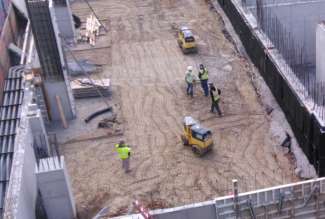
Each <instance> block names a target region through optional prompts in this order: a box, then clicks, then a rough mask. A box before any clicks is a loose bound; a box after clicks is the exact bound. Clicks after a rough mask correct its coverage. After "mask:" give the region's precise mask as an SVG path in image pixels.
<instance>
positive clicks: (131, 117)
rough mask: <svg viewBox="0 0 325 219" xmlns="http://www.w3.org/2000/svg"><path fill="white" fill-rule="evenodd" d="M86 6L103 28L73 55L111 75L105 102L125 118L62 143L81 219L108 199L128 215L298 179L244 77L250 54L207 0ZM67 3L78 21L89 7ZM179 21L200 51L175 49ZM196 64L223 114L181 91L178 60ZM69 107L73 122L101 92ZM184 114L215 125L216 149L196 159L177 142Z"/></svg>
mask: <svg viewBox="0 0 325 219" xmlns="http://www.w3.org/2000/svg"><path fill="white" fill-rule="evenodd" d="M90 3H91V5H92V6H93V7H94V10H95V11H96V12H97V13H98V16H99V17H100V18H101V19H102V20H103V23H105V25H106V27H107V28H108V30H109V32H108V33H107V34H105V35H101V36H100V37H99V38H98V41H97V44H96V46H95V47H90V46H88V45H85V44H83V45H79V46H78V48H76V49H75V50H76V51H75V54H76V55H77V56H78V57H81V58H88V59H90V60H92V61H94V62H96V63H98V64H104V71H103V72H102V73H100V74H97V76H100V77H109V78H111V80H112V84H113V93H114V95H113V97H112V100H111V102H112V103H113V104H117V105H118V107H116V108H115V111H116V112H117V113H118V114H119V117H120V118H121V121H123V127H124V136H117V137H116V136H115V137H107V138H98V139H96V138H94V139H91V138H89V140H87V139H82V140H80V141H68V142H66V143H63V144H62V145H61V150H62V152H63V154H64V155H65V160H66V163H67V167H68V171H69V173H70V177H71V182H72V186H73V192H74V195H75V199H76V204H77V209H78V213H79V215H80V218H91V217H92V216H93V215H94V214H95V213H96V212H97V211H99V210H100V209H101V208H103V207H106V206H107V207H109V210H110V215H111V216H112V215H118V214H123V213H126V212H127V211H128V207H129V205H130V204H131V202H132V201H133V200H134V199H139V200H141V201H142V202H143V203H144V204H146V205H148V206H151V207H152V208H161V207H171V206H179V205H183V204H188V203H193V202H199V201H204V200H209V199H212V198H215V197H216V196H220V195H226V194H229V193H230V192H231V180H232V179H238V180H239V184H240V190H241V191H247V190H253V189H256V188H263V187H267V186H272V185H278V184H282V183H287V182H292V181H295V180H297V179H296V178H295V177H294V174H293V168H294V166H293V164H291V163H290V161H289V160H288V158H286V156H285V154H284V153H283V151H282V150H280V149H279V148H278V145H279V141H280V140H279V139H276V138H275V137H274V134H273V133H272V130H271V129H270V124H271V122H270V117H269V116H268V115H267V113H266V110H265V107H264V106H263V105H262V104H261V101H260V100H259V99H258V95H257V94H256V92H255V90H254V87H253V85H252V83H251V80H250V77H249V74H248V72H249V71H250V67H249V66H250V64H249V61H247V59H246V58H243V57H241V56H240V55H239V54H238V53H237V52H236V50H235V48H234V46H233V44H232V43H231V42H230V41H229V40H228V39H227V37H225V35H224V32H225V31H224V24H223V22H222V20H221V18H220V16H219V15H218V14H217V13H216V12H214V11H213V10H211V8H210V6H209V5H208V4H207V2H206V1H204V0H109V1H108V0H96V1H90ZM72 8H73V12H74V13H75V14H77V15H78V16H80V17H81V19H82V21H85V20H86V16H88V15H89V14H90V10H89V8H88V7H87V5H86V3H84V2H78V1H77V2H75V3H73V5H72ZM180 25H188V26H189V27H190V28H191V29H193V31H194V33H195V35H196V36H197V37H196V38H197V43H198V46H199V54H196V55H183V54H182V52H181V50H180V49H179V47H178V45H177V41H176V29H175V28H177V27H179V26H180ZM200 63H204V64H205V65H206V66H207V68H208V70H209V73H210V81H211V82H214V83H215V85H216V86H217V87H218V88H220V89H221V91H222V102H221V109H222V111H223V113H224V116H223V117H221V118H219V117H218V116H217V115H215V114H211V113H210V112H209V111H210V97H208V98H207V97H204V96H203V92H202V90H201V88H200V86H199V84H197V85H196V86H195V91H194V92H195V96H194V98H193V99H191V98H189V97H188V96H186V94H185V82H184V76H185V70H186V67H187V66H188V65H193V66H194V68H195V69H197V68H198V65H199V64H200ZM94 77H95V78H96V76H94ZM96 101H97V102H96ZM95 102H96V103H95ZM100 104H102V105H101V106H99V105H100ZM77 105H78V106H79V108H78V111H79V118H78V119H80V120H82V119H83V118H80V115H87V114H89V113H91V112H93V111H95V110H97V109H99V108H102V107H105V105H104V104H103V103H101V102H100V99H97V100H91V101H90V102H89V103H87V100H84V101H81V102H78V103H77ZM187 115H190V116H192V117H193V118H195V119H197V120H198V121H200V122H201V124H202V125H203V126H205V127H207V128H210V129H211V130H212V131H213V139H214V142H215V147H214V149H213V151H212V152H211V153H209V154H207V155H206V156H205V157H202V158H198V157H196V156H194V155H193V154H192V152H191V150H190V149H189V148H187V147H184V146H183V145H182V143H181V139H180V134H181V133H182V120H183V118H184V116H187ZM95 122H96V121H95ZM95 122H94V123H95ZM94 123H92V124H94ZM283 123H286V121H283ZM76 124H79V125H80V126H85V127H84V128H79V131H80V129H84V130H85V132H86V133H87V134H88V135H94V136H95V135H96V133H97V132H99V131H98V129H97V128H96V127H95V125H92V128H87V127H86V126H88V125H85V124H83V123H78V122H76ZM89 126H91V125H89ZM277 131H279V132H281V130H277ZM100 132H102V130H100ZM67 133H69V132H66V133H65V134H66V135H67ZM69 135H70V134H69ZM120 139H124V140H125V141H126V142H127V143H129V144H130V145H131V146H132V150H133V156H132V157H131V169H132V171H131V173H130V174H125V173H124V172H123V170H122V169H121V162H120V160H119V159H118V156H117V154H116V152H115V151H114V143H116V142H118V141H119V140H120ZM61 140H62V139H61ZM153 203H159V204H153Z"/></svg>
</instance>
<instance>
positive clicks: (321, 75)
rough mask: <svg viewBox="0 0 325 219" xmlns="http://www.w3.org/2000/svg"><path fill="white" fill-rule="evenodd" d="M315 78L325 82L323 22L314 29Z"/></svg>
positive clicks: (324, 30)
mask: <svg viewBox="0 0 325 219" xmlns="http://www.w3.org/2000/svg"><path fill="white" fill-rule="evenodd" d="M316 80H317V81H318V82H325V24H324V23H320V24H318V25H317V31H316Z"/></svg>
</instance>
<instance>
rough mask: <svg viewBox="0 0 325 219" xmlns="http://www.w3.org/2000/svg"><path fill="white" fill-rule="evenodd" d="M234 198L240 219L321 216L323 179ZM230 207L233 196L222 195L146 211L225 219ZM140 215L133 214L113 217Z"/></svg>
mask: <svg viewBox="0 0 325 219" xmlns="http://www.w3.org/2000/svg"><path fill="white" fill-rule="evenodd" d="M238 200H239V202H238V209H239V211H238V218H241V219H246V218H247V219H250V218H278V219H280V218H281V219H291V218H296V219H305V218H324V217H325V205H324V204H323V203H324V201H325V178H319V179H316V180H309V181H305V182H299V183H293V184H288V185H283V186H278V187H273V188H268V189H262V190H257V191H253V192H247V193H242V194H239V196H238ZM249 203H250V204H249ZM250 206H251V208H250ZM234 209H235V208H234V198H233V196H226V197H220V198H217V199H215V200H213V201H207V202H201V203H196V204H192V205H186V206H182V207H176V208H170V209H161V210H153V211H151V212H150V214H151V215H152V216H153V218H154V219H197V218H200V219H226V218H235V210H234ZM142 218H143V217H142V216H140V215H139V214H134V215H126V216H121V217H116V218H115V219H142Z"/></svg>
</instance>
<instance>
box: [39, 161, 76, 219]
mask: <svg viewBox="0 0 325 219" xmlns="http://www.w3.org/2000/svg"><path fill="white" fill-rule="evenodd" d="M36 175H37V182H38V185H39V189H40V192H41V194H42V197H43V201H44V207H45V210H46V213H47V216H48V219H73V218H75V217H76V208H75V202H74V199H73V195H72V190H71V185H70V180H69V177H68V174H67V171H66V167H65V163H64V159H63V157H60V158H57V157H53V158H45V159H42V160H40V163H39V165H38V167H37V170H36Z"/></svg>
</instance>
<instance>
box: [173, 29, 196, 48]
mask: <svg viewBox="0 0 325 219" xmlns="http://www.w3.org/2000/svg"><path fill="white" fill-rule="evenodd" d="M177 42H178V45H179V47H180V48H181V49H182V51H183V53H184V54H187V53H196V52H197V46H196V43H195V38H194V35H193V33H192V31H191V30H190V29H189V28H188V27H185V26H182V27H181V28H180V29H179V30H178V39H177Z"/></svg>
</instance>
